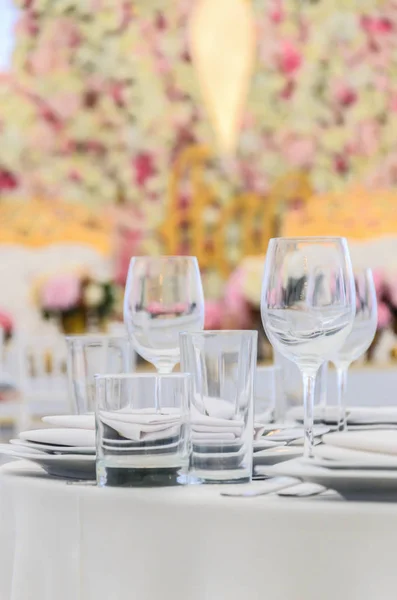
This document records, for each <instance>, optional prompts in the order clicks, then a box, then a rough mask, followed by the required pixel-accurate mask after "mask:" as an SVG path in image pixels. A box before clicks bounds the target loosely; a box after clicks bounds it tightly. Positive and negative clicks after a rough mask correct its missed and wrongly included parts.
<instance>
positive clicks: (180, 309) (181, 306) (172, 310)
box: [146, 302, 190, 316]
mask: <svg viewBox="0 0 397 600" xmlns="http://www.w3.org/2000/svg"><path fill="white" fill-rule="evenodd" d="M189 306H190V304H189V303H188V302H177V303H175V304H167V305H166V306H165V305H164V304H162V303H161V302H151V303H150V304H149V305H148V306H147V308H146V311H147V312H148V313H149V314H151V315H156V316H167V315H172V316H174V315H175V314H177V315H183V314H186V313H187V312H188V310H189Z"/></svg>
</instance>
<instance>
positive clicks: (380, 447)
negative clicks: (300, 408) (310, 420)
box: [323, 430, 397, 455]
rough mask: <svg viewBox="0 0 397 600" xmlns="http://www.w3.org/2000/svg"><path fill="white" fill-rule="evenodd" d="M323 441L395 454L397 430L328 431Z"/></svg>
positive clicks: (329, 443)
mask: <svg viewBox="0 0 397 600" xmlns="http://www.w3.org/2000/svg"><path fill="white" fill-rule="evenodd" d="M323 442H324V444H326V445H329V446H337V447H339V448H347V449H350V450H362V451H365V452H380V453H383V454H391V455H397V431H396V430H382V431H343V432H335V433H328V434H326V435H324V436H323Z"/></svg>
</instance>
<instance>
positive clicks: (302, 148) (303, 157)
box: [281, 134, 316, 167]
mask: <svg viewBox="0 0 397 600" xmlns="http://www.w3.org/2000/svg"><path fill="white" fill-rule="evenodd" d="M281 151H282V153H283V155H284V157H285V158H286V160H287V161H288V162H289V163H290V164H291V165H293V166H296V167H306V166H311V165H312V164H313V162H314V159H315V153H316V144H315V142H314V140H313V139H312V138H300V137H297V136H294V135H293V134H291V135H287V136H285V137H284V139H283V140H282V149H281Z"/></svg>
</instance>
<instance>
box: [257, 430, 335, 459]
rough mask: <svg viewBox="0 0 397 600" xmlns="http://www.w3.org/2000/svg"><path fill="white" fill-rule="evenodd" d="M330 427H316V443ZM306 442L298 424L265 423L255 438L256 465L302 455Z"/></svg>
mask: <svg viewBox="0 0 397 600" xmlns="http://www.w3.org/2000/svg"><path fill="white" fill-rule="evenodd" d="M329 431H330V428H329V427H327V426H324V425H316V426H315V427H314V431H313V434H314V443H315V444H319V443H320V442H321V437H322V436H323V435H324V434H326V433H328V432H329ZM303 443H304V430H303V427H301V426H297V425H296V424H293V423H292V424H291V423H290V424H288V423H279V424H277V423H273V424H271V425H264V426H263V427H262V429H261V435H260V436H257V437H256V439H255V440H254V467H256V466H258V465H274V464H276V463H279V462H284V461H287V460H291V459H293V458H297V457H300V456H302V453H303Z"/></svg>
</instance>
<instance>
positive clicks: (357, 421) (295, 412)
mask: <svg viewBox="0 0 397 600" xmlns="http://www.w3.org/2000/svg"><path fill="white" fill-rule="evenodd" d="M287 418H288V419H289V420H292V421H296V422H297V423H300V424H301V423H303V408H302V407H301V406H299V407H295V408H293V409H291V410H290V411H289V412H288V415H287ZM337 419H338V408H337V407H336V406H324V407H323V406H315V407H314V420H315V423H323V424H325V425H329V426H330V427H331V428H333V427H336V425H337ZM346 419H347V425H348V428H349V431H355V430H371V429H378V430H379V429H397V408H394V407H391V408H390V407H376V406H374V407H356V406H354V407H350V408H348V409H347V410H346Z"/></svg>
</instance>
